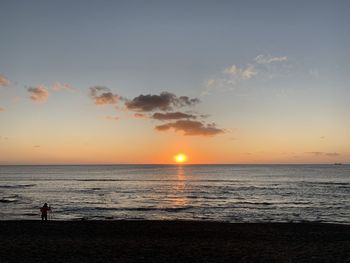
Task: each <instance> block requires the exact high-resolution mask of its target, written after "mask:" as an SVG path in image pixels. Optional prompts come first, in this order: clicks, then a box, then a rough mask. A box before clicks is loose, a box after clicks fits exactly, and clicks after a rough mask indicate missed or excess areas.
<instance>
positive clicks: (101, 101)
mask: <svg viewBox="0 0 350 263" xmlns="http://www.w3.org/2000/svg"><path fill="white" fill-rule="evenodd" d="M90 97H91V98H92V99H93V100H94V103H95V104H96V105H98V106H102V105H108V104H117V103H118V101H119V99H120V96H119V95H117V94H113V93H112V92H111V90H110V89H109V88H107V87H102V86H94V87H91V88H90Z"/></svg>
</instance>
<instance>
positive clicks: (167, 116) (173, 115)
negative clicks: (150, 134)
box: [152, 112, 196, 121]
mask: <svg viewBox="0 0 350 263" xmlns="http://www.w3.org/2000/svg"><path fill="white" fill-rule="evenodd" d="M152 118H153V119H156V120H160V121H165V120H178V119H195V118H196V116H195V115H192V114H186V113H183V112H166V113H160V112H156V113H154V114H153V115H152Z"/></svg>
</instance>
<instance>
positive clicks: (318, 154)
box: [305, 152, 324, 156]
mask: <svg viewBox="0 0 350 263" xmlns="http://www.w3.org/2000/svg"><path fill="white" fill-rule="evenodd" d="M305 153H307V154H312V155H316V156H320V155H323V154H324V152H305Z"/></svg>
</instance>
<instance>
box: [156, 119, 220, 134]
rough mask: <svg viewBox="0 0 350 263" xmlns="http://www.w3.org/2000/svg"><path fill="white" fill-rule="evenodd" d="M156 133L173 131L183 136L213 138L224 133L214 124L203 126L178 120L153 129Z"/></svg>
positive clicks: (195, 122)
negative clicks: (179, 132) (181, 133)
mask: <svg viewBox="0 0 350 263" xmlns="http://www.w3.org/2000/svg"><path fill="white" fill-rule="evenodd" d="M155 129H156V130H157V131H167V130H170V129H174V130H175V131H182V132H183V133H184V135H193V136H195V135H199V136H214V135H217V134H220V133H224V130H222V129H218V128H216V127H215V124H207V125H206V124H204V123H202V122H200V121H191V120H178V121H176V122H169V123H166V124H163V125H158V126H156V127H155Z"/></svg>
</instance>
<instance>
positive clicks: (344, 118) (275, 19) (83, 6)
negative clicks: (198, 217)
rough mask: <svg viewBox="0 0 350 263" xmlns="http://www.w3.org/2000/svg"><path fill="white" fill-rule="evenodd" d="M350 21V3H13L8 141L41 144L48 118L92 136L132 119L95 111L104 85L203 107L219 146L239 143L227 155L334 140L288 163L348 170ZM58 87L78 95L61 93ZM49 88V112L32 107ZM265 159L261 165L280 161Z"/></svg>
mask: <svg viewBox="0 0 350 263" xmlns="http://www.w3.org/2000/svg"><path fill="white" fill-rule="evenodd" d="M349 11H350V3H349V2H348V1H2V5H1V9H0V32H1V36H2V37H1V41H0V74H2V75H3V76H4V77H6V79H8V80H9V81H10V82H11V85H9V87H6V88H4V87H3V88H1V90H0V107H2V108H4V109H5V111H3V112H1V113H0V114H1V115H0V121H1V122H2V123H6V124H7V125H4V126H3V127H4V128H3V131H2V134H0V136H2V137H11V136H12V137H14V138H16V136H17V135H18V136H19V137H21V136H22V135H21V134H20V132H19V130H20V129H23V128H25V129H28V131H29V132H33V133H38V132H39V133H40V131H37V130H34V128H33V127H36V125H37V123H32V122H31V119H32V117H31V116H36V115H37V114H38V112H39V113H40V114H43V115H42V117H41V118H43V120H45V121H44V122H43V123H46V124H47V125H48V126H52V125H56V124H53V123H51V122H52V118H55V119H56V120H57V122H58V123H59V124H57V129H56V131H57V132H59V131H58V130H59V129H60V127H61V129H62V125H63V124H64V123H77V122H78V123H80V124H82V125H83V126H84V127H85V129H89V128H90V127H91V128H92V126H95V125H96V124H95V123H97V122H98V121H100V120H95V119H98V117H99V116H100V115H102V116H104V115H108V116H109V115H111V116H112V115H113V116H122V115H123V114H124V113H121V112H116V110H115V109H114V108H111V107H110V108H106V107H104V108H103V109H101V108H93V107H92V106H91V104H93V103H92V102H91V99H90V98H89V88H90V87H92V86H96V85H98V86H105V87H108V88H109V89H110V90H111V91H112V92H114V93H116V94H118V95H120V96H122V97H125V98H129V99H132V98H133V97H136V96H138V95H140V94H159V93H160V92H162V91H168V92H171V93H174V94H176V95H178V96H181V95H184V96H189V97H195V98H199V99H200V100H201V103H200V104H199V105H197V106H196V108H195V110H196V111H198V112H200V113H201V114H209V115H210V117H209V119H208V120H207V121H206V122H207V123H210V122H215V123H216V125H217V126H220V127H221V128H222V129H223V130H225V133H224V134H222V135H220V136H221V139H215V138H214V139H210V140H220V141H219V142H217V143H218V145H221V144H222V143H225V140H229V143H228V144H229V145H230V149H232V150H229V149H227V150H226V151H224V153H222V155H225V156H226V155H230V154H231V155H232V156H237V155H244V153H246V152H249V153H251V152H252V151H253V148H252V146H251V145H250V144H249V143H248V141H254V142H256V144H257V145H259V143H258V142H262V141H266V140H269V139H272V138H274V137H275V136H277V137H278V135H281V136H282V134H284V135H285V136H286V137H288V136H292V137H293V136H294V135H295V136H296V137H293V138H292V139H291V141H292V142H296V141H298V140H299V139H300V137H302V140H301V141H308V140H310V138H309V137H308V136H310V137H311V136H314V138H320V137H327V138H328V139H329V140H330V141H329V142H328V144H327V146H319V145H317V143H316V142H314V143H313V144H310V145H309V146H308V147H307V148H305V149H301V148H300V150H299V152H297V153H295V151H296V150H293V151H290V152H293V153H290V156H289V158H291V155H293V156H301V157H300V158H304V157H305V156H304V155H305V152H324V153H334V152H336V153H339V156H343V159H342V160H345V161H346V160H348V161H349V160H350V159H349V156H350V149H349V146H350V145H349V143H345V146H344V142H341V140H345V139H346V134H347V132H350V127H349V126H350V124H349V121H348V120H349V119H348V113H349V112H350V107H349V105H348V99H349V98H350V91H349V84H348V83H349V76H350V75H349V73H350V64H349V61H350V52H349V46H350V30H349V27H348V25H349V15H348V14H349ZM259 56H260V60H259ZM233 65H234V68H232V66H233ZM230 68H231V71H230V70H229V69H230ZM232 69H233V70H232ZM249 70H250V72H251V73H250V75H249ZM246 74H248V75H246ZM54 83H61V84H69V85H70V86H71V87H73V88H74V92H71V91H68V92H59V93H54V92H52V91H51V90H50V88H52V85H53V84H54ZM39 85H43V86H44V87H46V88H47V89H48V90H50V92H49V97H48V100H47V101H46V102H45V103H44V104H45V105H46V106H44V105H40V106H38V105H37V104H35V103H34V104H33V102H32V101H30V99H28V96H29V95H28V90H27V89H28V87H37V86H39ZM16 100H18V102H14V101H16ZM38 107H40V108H38ZM193 110H194V109H193ZM53 116H54V117H53ZM91 116H94V118H95V119H94V120H93V121H92V120H91V119H90V118H92V117H91ZM57 122H56V123H57ZM125 122H127V123H125V124H122V122H121V121H118V125H120V130H121V131H122V130H124V133H127V129H129V130H130V129H132V128H130V127H134V129H139V127H142V129H145V130H146V129H147V125H150V124H145V123H144V122H142V124H141V122H138V123H134V120H132V121H131V120H126V121H125ZM129 122H130V123H129ZM131 122H132V123H131ZM8 123H10V125H9V124H8ZM84 123H85V124H84ZM102 123H103V122H102ZM97 125H99V124H97ZM101 125H105V124H101ZM108 125H109V124H108ZM129 125H130V126H129ZM152 125H153V124H152ZM143 126H145V127H143ZM127 127H128V128H127ZM278 127H284V128H285V130H284V129H282V128H281V130H280V131H278V130H279V129H280V128H278ZM305 127H307V131H305V129H306V128H305ZM77 129H78V128H77ZM105 129H106V130H109V131H110V133H109V132H107V133H106V134H110V136H111V137H112V134H113V133H114V134H116V133H118V131H117V130H115V129H114V128H112V129H111V128H110V127H109V126H108V127H106V128H105ZM149 130H150V132H152V126H149ZM257 131H259V132H257ZM288 131H289V132H290V133H291V134H289V132H288ZM48 132H49V131H45V129H44V130H43V131H42V133H43V134H42V135H41V136H42V137H45V136H46V135H47V133H48ZM50 132H52V131H50ZM299 132H300V133H301V135H296V134H297V133H299ZM81 133H84V132H81ZM96 133H98V132H96ZM124 133H123V132H122V133H121V134H124ZM265 133H266V134H269V135H268V136H267V135H266V136H267V137H266V136H265V135H264V134H265ZM274 133H276V134H274ZM16 134H17V135H16ZM101 134H102V133H101ZM103 134H105V133H103ZM293 134H294V135H293ZM302 134H304V135H302ZM308 134H310V135H308ZM337 134H339V136H336V135H337ZM108 136H109V135H108ZM149 136H151V137H152V136H154V137H155V138H156V137H157V138H158V136H159V135H158V134H157V135H154V134H153V135H149ZM298 136H300V137H298ZM39 137H40V136H39ZM178 137H181V134H180V135H179V134H178ZM215 137H216V136H215ZM335 137H337V138H335ZM152 138H153V137H152ZM155 138H154V140H156V139H155ZM222 138H225V139H222ZM230 138H231V139H232V138H234V140H230ZM163 139H164V138H163ZM168 140H169V141H171V140H174V138H173V137H171V138H168ZM176 140H177V139H176ZM185 140H188V139H187V138H186V139H185ZM195 140H197V139H195ZM245 142H247V143H245ZM0 143H1V142H0ZM6 143H7V144H8V145H7V148H6V149H14V146H13V145H12V146H11V144H10V142H6ZM115 143H116V145H118V142H117V141H116V142H115ZM206 143H208V147H212V146H211V145H210V143H209V142H208V140H206ZM35 144H40V145H41V144H44V143H40V140H39V142H35ZM237 144H239V145H237ZM209 145H210V146H209ZM18 147H19V148H21V146H20V145H19V146H18ZM266 147H267V146H266V145H263V144H262V145H261V147H260V146H257V148H259V149H257V150H256V151H264V152H268V150H269V149H266ZM283 147H287V148H288V147H289V146H288V145H286V146H281V147H280V148H281V149H280V148H278V147H277V148H278V149H279V150H277V148H276V153H274V156H275V155H277V152H278V151H279V152H282V151H284V150H283V149H282V148H283ZM322 147H323V148H322ZM316 148H317V149H316ZM16 149H17V148H16ZM236 149H239V150H236ZM135 151H136V150H135ZM216 151H217V152H220V150H219V149H217V150H216ZM285 151H286V152H288V150H285ZM14 152H15V151H14ZM130 154H131V153H130ZM271 154H272V153H271ZM219 155H220V154H219ZM316 155H317V154H316ZM220 156H221V155H220ZM303 156H304V157H303ZM39 157H40V156H38V161H39V160H40V158H39ZM23 158H24V157H23ZM23 158H22V159H23ZM220 158H221V157H220ZM220 158H219V157H217V159H215V160H216V161H217V160H220ZM259 158H260V157H259ZM259 158H258V157H257V159H254V160H252V161H256V162H265V161H266V162H273V161H274V160H275V159H271V160H270V159H268V158H267V159H266V160H265V159H264V158H262V159H259ZM22 159H21V160H22ZM238 159H239V160H243V159H244V158H243V159H242V158H238ZM304 159H305V161H309V159H307V158H306V157H305V158H304ZM304 159H303V160H304ZM21 160H18V161H19V162H20V161H21ZM230 160H231V159H225V160H224V162H230ZM244 160H245V159H244ZM53 161H54V160H53ZM118 161H119V159H115V162H118ZM234 161H235V159H234V158H233V159H232V162H234ZM276 161H278V160H276ZM311 161H315V160H314V159H312V160H311ZM321 161H325V162H329V161H332V160H328V159H327V160H326V159H324V160H321Z"/></svg>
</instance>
